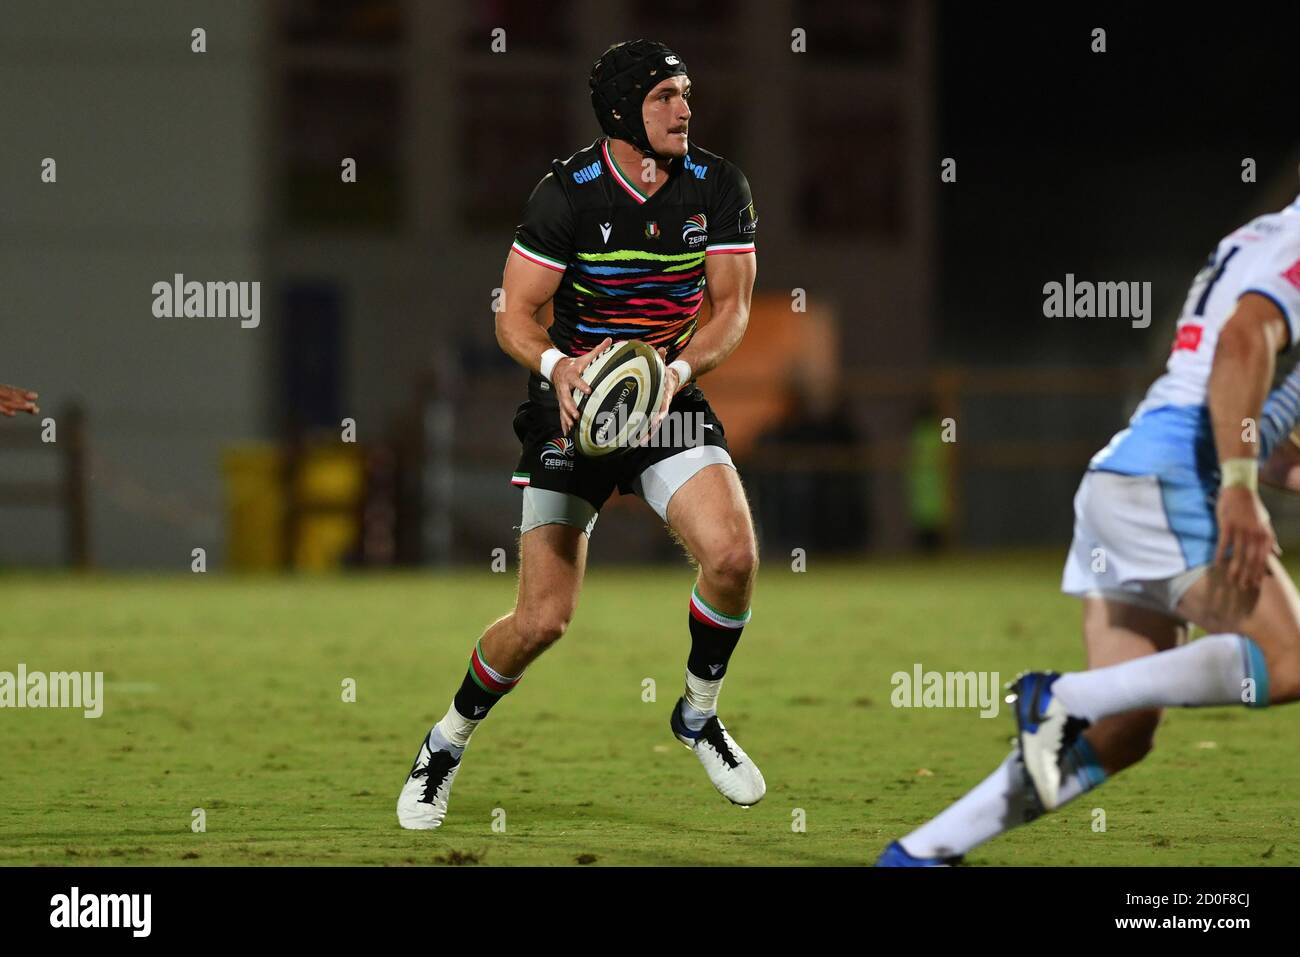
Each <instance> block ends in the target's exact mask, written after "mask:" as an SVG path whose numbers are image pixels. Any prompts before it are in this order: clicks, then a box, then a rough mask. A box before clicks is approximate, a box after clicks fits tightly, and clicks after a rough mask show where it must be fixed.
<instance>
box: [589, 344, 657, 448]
mask: <svg viewBox="0 0 1300 957" xmlns="http://www.w3.org/2000/svg"><path fill="white" fill-rule="evenodd" d="M582 378H583V381H585V382H586V383H587V384H588V385H589V386H591V394H590V395H583V394H582V393H581V392H580V391H578V390H577V389H574V390H573V401H574V403H575V404H576V405H577V407H578V424H577V425H576V426H575V427H574V432H575V435H574V441H575V443H576V444H577V447H578V452H579V453H581V454H582V455H585V456H587V457H588V458H599V457H601V456H605V455H617V454H619V453H621V452H626V451H627V450H628V449H630V448H633V447H634V446H636V445H637V444H638V443H640V442H642V441H644V440H645V438H646V436H647V435H648V434H649V432H650V423H651V422H652V421H653V420H654V416H655V413H656V412H658V411H659V407H660V406H661V405H662V404H663V401H664V387H665V382H664V379H665V376H664V362H663V360H662V359H660V358H659V353H657V352H655V350H654V348H653V347H651V346H649V345H647V344H646V343H644V342H642V341H641V340H640V339H633V340H631V341H629V342H620V343H617V344H615V345H613V346H611V347H610V348H608V349H606V350H605V351H604V352H603V353H601V354H600V355H599V356H597V357H596V359H595V360H594V361H593V362H592V363H591V365H589V366H587V368H586V370H585V371H584V372H583V373H582Z"/></svg>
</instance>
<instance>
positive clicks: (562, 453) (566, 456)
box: [542, 436, 573, 469]
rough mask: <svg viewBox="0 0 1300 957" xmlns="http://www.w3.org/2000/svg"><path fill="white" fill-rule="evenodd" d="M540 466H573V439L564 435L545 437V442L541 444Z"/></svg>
mask: <svg viewBox="0 0 1300 957" xmlns="http://www.w3.org/2000/svg"><path fill="white" fill-rule="evenodd" d="M542 468H546V469H571V468H573V439H570V438H566V437H565V436H560V437H559V438H557V439H547V440H546V444H545V445H543V446H542Z"/></svg>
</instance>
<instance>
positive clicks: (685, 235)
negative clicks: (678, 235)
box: [682, 213, 709, 247]
mask: <svg viewBox="0 0 1300 957" xmlns="http://www.w3.org/2000/svg"><path fill="white" fill-rule="evenodd" d="M708 241H709V221H708V219H707V218H706V217H705V215H704V214H703V213H696V214H695V215H694V216H688V217H686V222H685V223H684V224H683V225H682V242H684V243H685V244H686V245H687V246H692V247H694V246H698V245H700V243H707V242H708Z"/></svg>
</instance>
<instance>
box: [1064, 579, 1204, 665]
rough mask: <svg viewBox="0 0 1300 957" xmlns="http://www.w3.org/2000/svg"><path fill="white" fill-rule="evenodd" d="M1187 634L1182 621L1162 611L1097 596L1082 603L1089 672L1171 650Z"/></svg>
mask: <svg viewBox="0 0 1300 957" xmlns="http://www.w3.org/2000/svg"><path fill="white" fill-rule="evenodd" d="M1185 633H1186V629H1185V627H1184V626H1183V624H1182V622H1180V621H1178V620H1177V619H1175V618H1171V617H1170V616H1169V615H1166V614H1163V613H1162V612H1158V611H1154V610H1151V609H1147V608H1142V607H1140V606H1138V605H1132V604H1128V603H1127V602H1122V601H1114V600H1112V599H1108V598H1101V597H1097V596H1090V597H1087V598H1085V599H1084V600H1083V643H1084V649H1085V651H1086V652H1087V655H1088V668H1089V669H1093V668H1105V667H1106V666H1107V665H1117V664H1119V663H1121V662H1124V661H1131V660H1132V659H1134V658H1140V657H1142V656H1143V655H1154V654H1155V653H1156V652H1158V651H1168V650H1169V649H1170V648H1173V647H1174V646H1175V645H1177V644H1178V643H1179V642H1180V641H1181V640H1182V639H1183V638H1184V636H1185Z"/></svg>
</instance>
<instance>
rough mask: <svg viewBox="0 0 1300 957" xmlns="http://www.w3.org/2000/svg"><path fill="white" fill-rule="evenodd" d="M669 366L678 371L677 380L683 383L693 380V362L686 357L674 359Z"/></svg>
mask: <svg viewBox="0 0 1300 957" xmlns="http://www.w3.org/2000/svg"><path fill="white" fill-rule="evenodd" d="M668 368H670V369H672V370H673V371H674V372H676V373H677V381H678V382H680V383H681V384H682V385H686V383H688V382H690V381H691V364H690V363H689V362H687V361H686V360H685V359H674V360H673V361H672V362H670V363H668Z"/></svg>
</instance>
